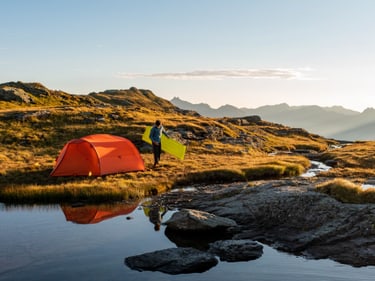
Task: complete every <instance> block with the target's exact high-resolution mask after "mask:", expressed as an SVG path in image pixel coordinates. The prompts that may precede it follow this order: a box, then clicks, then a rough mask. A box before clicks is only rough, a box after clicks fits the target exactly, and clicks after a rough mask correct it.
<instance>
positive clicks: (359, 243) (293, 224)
mask: <svg viewBox="0 0 375 281" xmlns="http://www.w3.org/2000/svg"><path fill="white" fill-rule="evenodd" d="M310 181H311V179H293V180H277V181H268V182H258V183H257V184H256V185H255V186H248V185H247V184H231V185H215V186H214V185H212V186H206V187H204V188H203V187H202V188H200V189H197V190H196V191H194V192H185V193H180V198H179V199H178V200H177V199H176V198H175V197H174V198H173V200H174V202H178V204H177V205H178V206H176V207H182V208H191V209H197V210H202V211H205V212H208V213H211V214H215V215H217V216H221V217H226V218H229V219H232V220H234V221H236V222H237V224H238V225H239V227H238V228H236V231H237V232H236V233H235V235H234V237H233V238H234V239H251V240H256V241H260V242H263V243H267V244H269V245H271V246H273V247H274V248H276V249H279V250H283V251H287V252H291V253H296V254H298V255H304V256H306V257H310V258H316V259H321V258H329V259H332V260H335V261H338V262H341V263H345V264H350V265H353V266H365V265H375V205H371V204H344V203H341V202H338V201H336V200H335V199H333V198H331V197H329V196H328V195H326V194H322V193H318V192H316V191H315V188H314V183H312V182H310ZM174 196H175V195H174ZM163 200H164V202H168V194H166V195H164V198H163ZM171 204H173V202H170V203H169V205H170V206H171Z"/></svg>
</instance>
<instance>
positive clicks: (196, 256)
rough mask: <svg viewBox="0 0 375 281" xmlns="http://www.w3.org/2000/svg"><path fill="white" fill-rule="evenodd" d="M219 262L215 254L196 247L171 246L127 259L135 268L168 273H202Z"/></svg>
mask: <svg viewBox="0 0 375 281" xmlns="http://www.w3.org/2000/svg"><path fill="white" fill-rule="evenodd" d="M217 263H218V260H217V259H216V257H215V256H214V255H213V254H210V253H206V252H202V251H199V250H197V249H194V248H170V249H164V250H160V251H155V252H150V253H145V254H141V255H137V256H132V257H127V258H126V259H125V264H126V265H127V266H128V267H129V268H131V269H133V270H138V271H144V270H146V271H160V272H164V273H168V274H182V273H200V272H204V271H207V270H209V269H210V268H211V267H213V266H215V265H217Z"/></svg>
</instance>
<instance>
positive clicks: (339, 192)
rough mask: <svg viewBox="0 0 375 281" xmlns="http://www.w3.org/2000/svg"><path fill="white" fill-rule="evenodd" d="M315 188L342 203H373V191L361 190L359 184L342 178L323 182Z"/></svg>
mask: <svg viewBox="0 0 375 281" xmlns="http://www.w3.org/2000/svg"><path fill="white" fill-rule="evenodd" d="M316 188H317V191H319V192H322V193H326V194H328V195H330V196H332V197H333V198H335V199H336V200H338V201H341V202H344V203H375V191H373V190H363V189H362V187H361V186H359V185H356V184H354V183H352V182H350V181H348V180H345V179H342V178H337V179H334V180H330V181H328V182H324V183H322V184H320V185H317V186H316Z"/></svg>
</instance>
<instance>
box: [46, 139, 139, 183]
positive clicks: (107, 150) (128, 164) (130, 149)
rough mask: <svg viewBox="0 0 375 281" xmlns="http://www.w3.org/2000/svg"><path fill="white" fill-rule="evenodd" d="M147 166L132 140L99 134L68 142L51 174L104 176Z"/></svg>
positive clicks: (137, 169)
mask: <svg viewBox="0 0 375 281" xmlns="http://www.w3.org/2000/svg"><path fill="white" fill-rule="evenodd" d="M144 169H145V166H144V162H143V159H142V157H141V155H140V154H139V151H138V149H137V148H136V147H135V145H134V144H133V143H132V142H131V141H130V140H128V139H126V138H122V137H119V136H113V135H108V134H96V135H89V136H86V137H83V138H80V139H73V140H71V141H69V142H68V143H67V144H66V145H65V146H64V148H63V149H62V150H61V152H60V154H59V156H58V158H57V160H56V164H55V167H54V168H53V171H52V172H51V174H50V175H51V176H102V175H107V174H116V173H122V172H131V171H143V170H144Z"/></svg>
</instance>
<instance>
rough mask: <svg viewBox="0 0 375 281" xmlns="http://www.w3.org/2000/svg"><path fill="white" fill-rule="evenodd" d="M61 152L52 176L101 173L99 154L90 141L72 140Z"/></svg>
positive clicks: (94, 174)
mask: <svg viewBox="0 0 375 281" xmlns="http://www.w3.org/2000/svg"><path fill="white" fill-rule="evenodd" d="M61 154H62V155H60V156H59V158H58V162H57V164H56V168H55V169H54V171H53V172H52V173H51V175H52V176H89V175H93V176H97V175H100V169H99V163H98V156H97V154H96V152H95V150H94V148H93V147H92V145H91V144H90V143H88V142H86V141H83V140H74V141H71V142H69V143H68V144H67V145H66V149H63V151H62V153H61Z"/></svg>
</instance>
